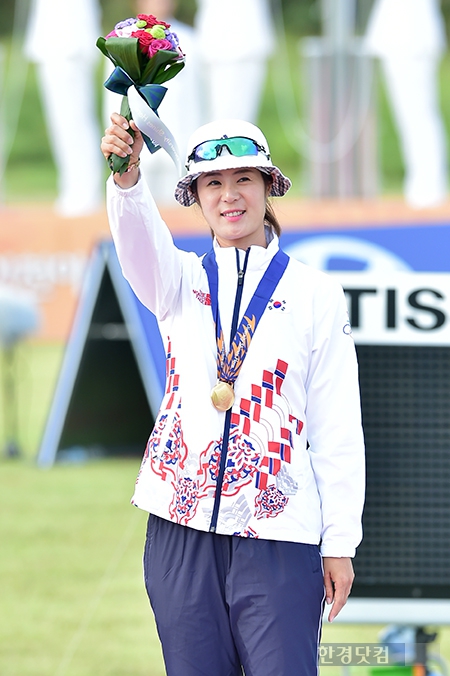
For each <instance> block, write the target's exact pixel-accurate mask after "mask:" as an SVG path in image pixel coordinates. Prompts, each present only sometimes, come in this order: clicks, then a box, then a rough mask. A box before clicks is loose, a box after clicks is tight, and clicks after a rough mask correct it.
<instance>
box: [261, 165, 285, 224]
mask: <svg viewBox="0 0 450 676" xmlns="http://www.w3.org/2000/svg"><path fill="white" fill-rule="evenodd" d="M261 174H262V177H263V179H264V183H265V185H266V188H267V189H269V188H270V187H271V186H272V183H273V179H272V175H271V174H266V173H265V172H263V171H262V172H261ZM264 223H267V225H268V226H269V227H270V228H271V229H272V230H273V232H274V233H275V234H276V235H277V237H280V235H281V225H280V223H279V221H278V218H277V216H276V214H275V211H274V208H273V205H272V202H269V200H267V202H266V213H265V214H264Z"/></svg>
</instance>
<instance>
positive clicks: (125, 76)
mask: <svg viewBox="0 0 450 676" xmlns="http://www.w3.org/2000/svg"><path fill="white" fill-rule="evenodd" d="M97 47H98V48H99V49H100V51H101V52H103V54H104V55H105V56H107V57H108V58H109V59H110V60H111V61H112V62H113V64H114V66H115V69H114V71H113V73H112V75H111V76H110V77H109V78H108V80H107V81H106V82H105V87H107V89H110V90H111V91H113V92H115V93H117V94H122V95H123V99H122V106H121V109H120V113H121V115H123V116H124V117H126V119H127V120H130V119H131V111H130V106H129V101H128V97H127V92H128V89H129V88H130V87H132V86H133V85H134V87H135V88H136V90H137V91H138V92H139V94H140V95H141V97H142V98H143V99H144V100H145V101H146V103H147V104H148V106H149V107H150V108H151V109H152V110H153V111H154V112H155V113H156V114H157V112H156V111H157V108H158V106H159V104H160V103H161V101H162V100H163V98H164V95H165V93H166V91H167V89H166V87H162V86H161V84H162V83H163V82H167V81H168V80H171V79H172V78H173V77H175V75H177V73H179V72H180V70H181V69H182V68H183V67H184V54H183V52H182V51H181V49H180V45H179V42H178V38H177V36H176V34H175V33H173V32H171V30H170V24H168V23H165V22H164V21H158V19H157V18H156V17H154V16H152V15H151V14H138V15H137V17H136V18H132V19H126V20H125V21H120V22H119V23H118V24H117V25H116V26H115V28H114V30H113V31H112V32H111V33H109V34H108V35H107V36H106V38H104V37H100V38H99V39H98V40H97ZM128 131H129V132H130V134H132V133H133V130H132V129H129V130H128ZM143 136H144V141H145V143H146V145H147V147H148V149H149V150H150V152H152V153H153V152H155V151H156V150H159V148H160V146H159V145H158V144H157V143H155V142H154V141H152V139H151V138H150V137H149V136H147V135H146V134H143ZM109 162H110V166H111V169H112V170H113V171H114V172H119V173H120V174H121V175H122V174H123V173H124V172H125V171H126V170H127V167H128V164H129V157H119V156H118V155H115V154H112V155H111V157H110V160H109Z"/></svg>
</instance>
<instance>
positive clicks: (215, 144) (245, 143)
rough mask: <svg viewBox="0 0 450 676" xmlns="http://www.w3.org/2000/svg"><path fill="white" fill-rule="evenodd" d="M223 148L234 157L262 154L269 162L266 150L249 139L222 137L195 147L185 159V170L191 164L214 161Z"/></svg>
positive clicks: (243, 137)
mask: <svg viewBox="0 0 450 676" xmlns="http://www.w3.org/2000/svg"><path fill="white" fill-rule="evenodd" d="M223 148H227V149H228V151H229V153H230V154H231V155H234V157H245V156H247V155H257V154H258V153H263V154H264V155H265V156H266V157H267V159H268V160H270V155H269V154H268V153H267V151H266V149H265V148H264V147H263V146H262V145H260V144H259V143H256V141H253V140H252V139H251V138H246V137H245V136H232V137H231V138H228V137H227V136H223V137H222V138H221V139H214V140H212V141H204V142H203V143H200V144H199V145H198V146H196V147H195V148H194V150H193V151H192V153H191V154H190V155H189V157H188V158H187V165H186V168H187V169H189V164H190V163H191V162H203V161H204V160H215V159H216V158H217V157H219V155H221V153H222V150H223Z"/></svg>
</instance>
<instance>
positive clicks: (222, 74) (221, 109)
mask: <svg viewBox="0 0 450 676" xmlns="http://www.w3.org/2000/svg"><path fill="white" fill-rule="evenodd" d="M266 61H267V60H266V58H265V57H262V58H256V59H251V58H246V59H245V61H220V62H212V63H206V64H205V65H204V72H203V81H204V83H205V93H206V95H207V97H208V101H207V110H208V113H209V118H210V120H220V119H227V118H235V119H239V120H247V121H248V122H252V123H253V124H256V123H257V121H258V112H259V107H260V101H261V97H262V93H263V89H264V84H265V79H266V73H267V63H266Z"/></svg>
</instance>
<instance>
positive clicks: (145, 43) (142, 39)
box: [131, 30, 155, 54]
mask: <svg viewBox="0 0 450 676" xmlns="http://www.w3.org/2000/svg"><path fill="white" fill-rule="evenodd" d="M131 37H132V38H137V39H138V40H139V47H140V49H141V52H143V53H144V54H147V53H148V48H149V47H150V43H151V42H155V38H154V37H152V36H151V35H150V33H147V31H146V30H139V31H134V33H132V34H131Z"/></svg>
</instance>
